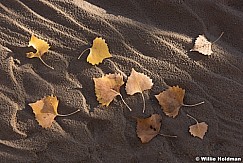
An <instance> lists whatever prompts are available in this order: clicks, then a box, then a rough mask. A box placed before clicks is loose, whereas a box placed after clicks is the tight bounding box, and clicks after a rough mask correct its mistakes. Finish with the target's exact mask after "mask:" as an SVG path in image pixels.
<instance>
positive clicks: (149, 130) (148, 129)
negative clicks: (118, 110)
mask: <svg viewBox="0 0 243 163" xmlns="http://www.w3.org/2000/svg"><path fill="white" fill-rule="evenodd" d="M161 119H162V117H161V116H160V115H159V114H153V115H151V117H148V118H144V119H143V118H137V135H138V137H139V138H140V139H141V142H142V143H148V142H149V141H150V140H152V139H153V138H154V137H155V136H156V135H158V134H159V132H160V126H161Z"/></svg>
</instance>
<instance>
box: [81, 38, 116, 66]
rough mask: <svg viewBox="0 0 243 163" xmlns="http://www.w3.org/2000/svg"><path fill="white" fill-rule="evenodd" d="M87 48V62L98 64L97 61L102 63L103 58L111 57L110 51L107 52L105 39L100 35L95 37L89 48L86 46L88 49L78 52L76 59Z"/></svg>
mask: <svg viewBox="0 0 243 163" xmlns="http://www.w3.org/2000/svg"><path fill="white" fill-rule="evenodd" d="M87 50H90V53H89V55H88V57H87V62H89V63H91V64H92V65H98V64H99V63H102V61H103V60H104V59H105V58H110V57H112V56H111V54H110V52H109V48H108V45H107V44H106V43H105V40H104V39H102V38H101V37H100V38H99V37H96V38H95V39H94V40H93V46H92V47H91V48H88V49H86V50H84V51H83V52H82V53H81V54H80V56H79V57H78V59H79V58H80V57H81V55H82V54H83V53H84V52H85V51H87Z"/></svg>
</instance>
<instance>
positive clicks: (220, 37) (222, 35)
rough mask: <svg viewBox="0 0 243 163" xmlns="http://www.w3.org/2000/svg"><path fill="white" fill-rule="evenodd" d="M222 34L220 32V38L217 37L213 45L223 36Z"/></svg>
mask: <svg viewBox="0 0 243 163" xmlns="http://www.w3.org/2000/svg"><path fill="white" fill-rule="evenodd" d="M223 34H224V32H222V33H221V34H220V36H219V37H218V38H217V39H216V40H215V41H214V42H213V43H215V42H217V41H218V40H219V39H220V38H221V37H222V36H223Z"/></svg>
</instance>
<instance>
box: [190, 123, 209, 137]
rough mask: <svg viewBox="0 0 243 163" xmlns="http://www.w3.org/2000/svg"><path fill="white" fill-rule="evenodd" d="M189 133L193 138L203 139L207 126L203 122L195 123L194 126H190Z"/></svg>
mask: <svg viewBox="0 0 243 163" xmlns="http://www.w3.org/2000/svg"><path fill="white" fill-rule="evenodd" d="M189 128H190V130H189V132H190V133H191V134H192V135H193V136H194V137H199V138H200V139H203V137H204V135H205V133H206V132H207V130H208V125H207V124H206V123H205V122H200V123H196V124H195V125H191V126H190V127H189Z"/></svg>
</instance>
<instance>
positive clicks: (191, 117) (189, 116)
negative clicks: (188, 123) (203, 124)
mask: <svg viewBox="0 0 243 163" xmlns="http://www.w3.org/2000/svg"><path fill="white" fill-rule="evenodd" d="M186 115H187V116H188V117H190V118H192V119H193V120H194V121H196V122H197V124H198V121H197V119H196V118H194V117H193V116H191V115H189V114H186Z"/></svg>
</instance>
